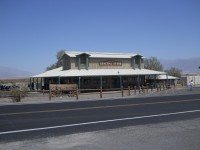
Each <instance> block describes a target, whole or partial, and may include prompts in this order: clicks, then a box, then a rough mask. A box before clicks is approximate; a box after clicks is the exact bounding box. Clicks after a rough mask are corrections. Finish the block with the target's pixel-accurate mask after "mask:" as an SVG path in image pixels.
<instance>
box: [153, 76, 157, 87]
mask: <svg viewBox="0 0 200 150" xmlns="http://www.w3.org/2000/svg"><path fill="white" fill-rule="evenodd" d="M153 84H154V87H155V88H156V75H154V79H153Z"/></svg>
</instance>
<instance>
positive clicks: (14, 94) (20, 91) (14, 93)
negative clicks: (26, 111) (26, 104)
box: [11, 87, 28, 102]
mask: <svg viewBox="0 0 200 150" xmlns="http://www.w3.org/2000/svg"><path fill="white" fill-rule="evenodd" d="M27 91H28V90H27V88H26V87H22V88H13V89H12V90H11V99H12V100H13V102H20V101H21V99H22V98H24V97H25V96H26V94H27Z"/></svg>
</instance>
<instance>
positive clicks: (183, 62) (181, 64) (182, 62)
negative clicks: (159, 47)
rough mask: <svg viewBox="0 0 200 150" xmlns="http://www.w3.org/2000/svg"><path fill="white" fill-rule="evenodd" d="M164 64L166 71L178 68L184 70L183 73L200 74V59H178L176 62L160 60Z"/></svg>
mask: <svg viewBox="0 0 200 150" xmlns="http://www.w3.org/2000/svg"><path fill="white" fill-rule="evenodd" d="M160 62H161V64H163V67H164V70H166V69H170V68H171V67H176V68H178V69H181V70H182V73H200V69H199V66H200V57H197V58H190V59H176V60H164V59H163V60H160Z"/></svg>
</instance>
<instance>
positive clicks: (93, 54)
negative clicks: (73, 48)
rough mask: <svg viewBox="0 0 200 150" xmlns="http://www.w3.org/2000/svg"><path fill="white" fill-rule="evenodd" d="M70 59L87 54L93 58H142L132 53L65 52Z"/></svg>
mask: <svg viewBox="0 0 200 150" xmlns="http://www.w3.org/2000/svg"><path fill="white" fill-rule="evenodd" d="M65 54H66V55H68V56H69V57H76V56H77V55H81V54H87V55H89V57H91V58H132V57H134V56H141V57H143V56H142V55H139V54H131V53H103V52H68V51H66V52H65Z"/></svg>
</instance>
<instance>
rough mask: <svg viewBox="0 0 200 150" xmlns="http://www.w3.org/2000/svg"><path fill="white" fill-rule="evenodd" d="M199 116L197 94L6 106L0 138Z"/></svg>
mask: <svg viewBox="0 0 200 150" xmlns="http://www.w3.org/2000/svg"><path fill="white" fill-rule="evenodd" d="M199 117H200V95H199V94H194V95H179V96H166V97H148V98H129V99H117V100H102V101H85V102H65V103H64V102H63V103H49V104H27V105H17V106H16V105H7V106H1V107H0V141H1V142H7V141H16V140H23V139H30V138H31V139H32V138H41V137H49V136H58V135H66V134H72V133H80V132H86V131H97V130H104V129H112V128H119V127H124V126H131V125H141V124H150V123H160V122H168V121H176V120H184V119H192V118H199Z"/></svg>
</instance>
